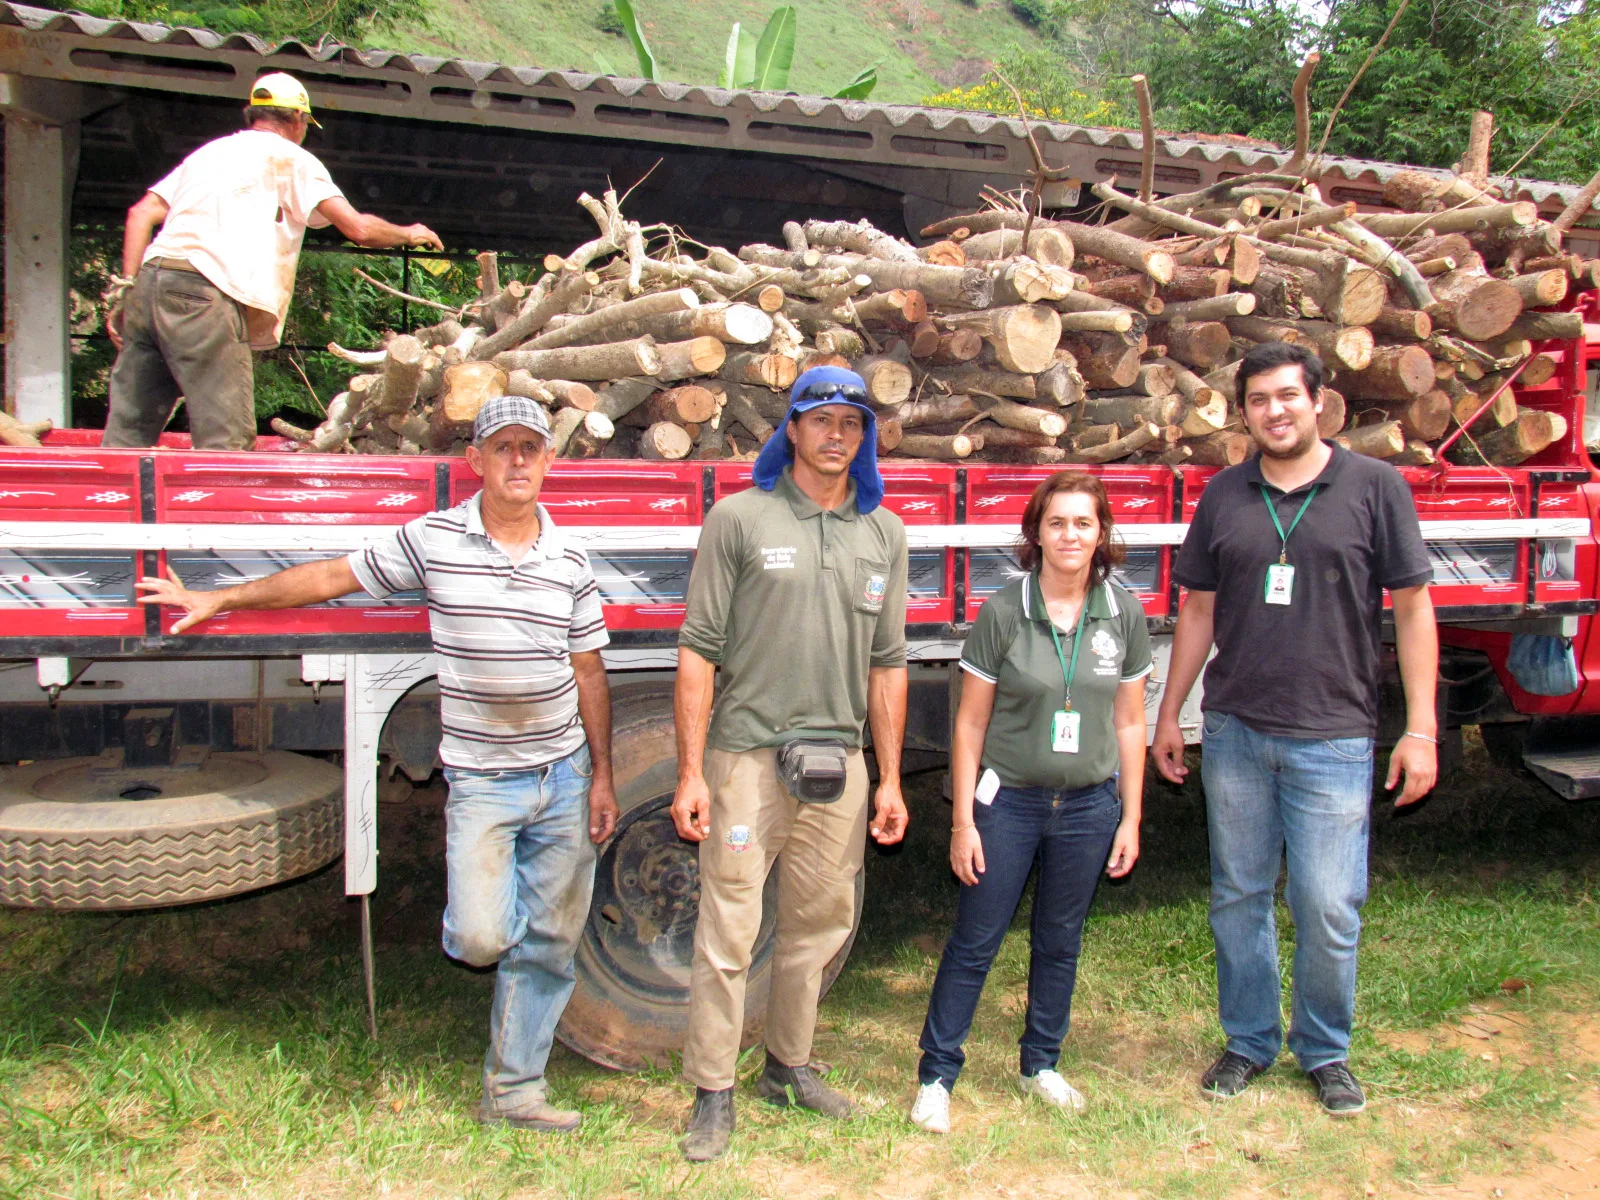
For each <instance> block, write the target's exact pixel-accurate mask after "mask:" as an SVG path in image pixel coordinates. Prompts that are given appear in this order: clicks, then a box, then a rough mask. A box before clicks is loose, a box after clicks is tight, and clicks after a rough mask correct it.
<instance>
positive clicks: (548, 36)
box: [379, 0, 1041, 104]
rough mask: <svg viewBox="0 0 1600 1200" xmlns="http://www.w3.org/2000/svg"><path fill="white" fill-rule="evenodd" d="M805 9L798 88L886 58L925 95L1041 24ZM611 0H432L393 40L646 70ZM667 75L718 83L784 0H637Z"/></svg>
mask: <svg viewBox="0 0 1600 1200" xmlns="http://www.w3.org/2000/svg"><path fill="white" fill-rule="evenodd" d="M794 3H795V7H796V8H797V9H799V26H798V37H797V40H796V43H795V57H794V65H793V67H792V69H791V72H790V78H789V86H790V88H791V89H792V90H794V91H797V92H802V93H805V94H808V95H818V94H820V95H831V94H832V93H833V92H836V91H838V90H839V89H840V88H841V87H843V86H844V85H845V84H846V83H847V82H849V80H850V79H851V78H852V77H854V75H855V74H856V72H857V71H859V70H861V69H862V68H864V67H867V66H869V65H871V64H872V63H873V62H876V61H878V60H880V59H881V60H883V61H882V63H881V65H880V66H879V67H878V87H877V90H876V91H875V92H874V93H873V95H872V99H873V100H876V101H881V102H884V103H891V104H915V103H917V102H918V101H920V100H921V98H922V97H924V96H927V95H930V94H932V93H935V92H942V91H945V90H946V89H947V88H950V87H953V86H957V85H968V84H973V83H976V82H977V81H978V79H979V78H980V77H981V76H982V74H983V70H984V64H985V63H986V62H987V61H989V60H991V59H993V58H995V57H997V56H998V55H999V54H1000V53H1001V52H1002V51H1004V50H1006V49H1007V48H1009V47H1010V46H1012V45H1015V44H1018V43H1022V44H1025V45H1036V44H1039V43H1040V41H1041V35H1040V34H1039V33H1038V32H1036V31H1035V30H1034V29H1033V28H1031V27H1030V26H1028V25H1026V24H1025V23H1023V22H1022V21H1021V20H1019V19H1018V18H1017V17H1016V15H1015V14H1014V12H1013V10H1012V7H1011V4H1010V3H1009V0H794ZM601 4H602V0H501V3H498V4H488V5H485V4H470V3H467V0H432V3H431V5H430V11H429V17H428V20H427V22H426V24H425V25H419V26H414V27H403V28H400V29H397V30H394V31H392V32H390V33H387V34H385V35H383V36H382V37H381V38H380V39H379V40H380V41H382V42H383V43H384V44H386V45H392V46H395V47H397V48H400V49H404V50H408V51H413V52H420V53H429V52H432V53H444V54H449V55H454V56H461V57H467V58H477V59H485V60H489V61H494V62H502V63H508V64H511V65H513V66H540V67H550V68H572V69H575V70H579V71H591V72H592V71H598V70H600V69H601V68H600V67H599V66H598V65H597V61H596V57H595V56H596V55H597V54H599V55H602V56H604V58H605V59H606V60H607V61H608V62H609V63H610V64H611V66H612V67H613V68H614V69H615V70H617V71H619V72H621V73H622V74H625V75H626V74H632V73H635V72H636V71H637V69H638V68H637V63H636V62H635V60H634V57H633V52H632V49H631V48H630V47H629V45H628V43H627V41H626V40H625V39H624V38H622V37H620V36H615V35H612V34H607V33H603V32H601V30H600V29H599V28H598V26H597V25H596V22H595V18H596V15H597V14H598V13H599V12H600V8H601ZM634 7H635V11H637V12H638V13H639V15H640V18H641V19H642V21H643V22H644V26H645V36H646V38H647V39H648V40H649V42H650V45H651V48H652V49H653V50H654V51H655V55H656V61H657V63H658V64H659V69H660V72H661V75H662V77H663V78H665V79H672V80H678V81H681V82H686V83H699V84H715V83H716V80H717V73H718V71H720V70H721V68H722V58H723V51H724V49H725V47H726V45H727V40H728V30H729V28H730V27H731V26H732V24H733V22H735V21H739V22H742V24H743V27H744V28H745V29H746V30H753V31H754V32H755V34H756V35H757V36H759V35H760V32H761V30H762V29H763V28H764V27H765V25H766V21H767V18H768V17H769V16H771V15H772V12H773V10H774V9H775V8H777V7H778V4H777V2H776V0H721V2H719V3H700V2H698V0H635V4H634Z"/></svg>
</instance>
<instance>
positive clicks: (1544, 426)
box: [1450, 408, 1567, 467]
mask: <svg viewBox="0 0 1600 1200" xmlns="http://www.w3.org/2000/svg"><path fill="white" fill-rule="evenodd" d="M1566 436H1567V420H1566V418H1565V417H1563V416H1562V415H1561V414H1560V413H1552V412H1544V411H1543V410H1541V409H1537V408H1524V409H1519V410H1518V412H1517V417H1516V420H1514V421H1512V422H1511V424H1509V425H1507V426H1506V427H1505V428H1504V429H1496V430H1494V431H1492V432H1490V433H1485V434H1477V433H1474V434H1473V435H1472V439H1473V440H1472V442H1469V441H1467V439H1466V438H1465V437H1463V438H1461V439H1460V440H1459V441H1457V442H1456V443H1455V445H1453V446H1452V447H1451V448H1450V457H1451V458H1452V459H1454V460H1455V461H1457V462H1464V463H1476V462H1483V463H1487V464H1489V465H1490V466H1495V467H1515V466H1517V465H1518V464H1520V463H1523V462H1525V461H1527V460H1528V459H1530V458H1532V457H1533V456H1534V455H1536V454H1538V453H1540V452H1541V451H1544V450H1546V449H1548V448H1549V447H1551V446H1553V445H1555V444H1556V443H1557V442H1559V441H1560V440H1561V439H1562V438H1564V437H1566ZM1473 442H1476V443H1477V451H1476V452H1474V450H1473ZM1480 456H1481V457H1480Z"/></svg>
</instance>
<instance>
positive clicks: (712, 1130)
mask: <svg viewBox="0 0 1600 1200" xmlns="http://www.w3.org/2000/svg"><path fill="white" fill-rule="evenodd" d="M733 1126H734V1116H733V1089H732V1088H731V1087H730V1088H722V1089H720V1090H718V1091H713V1090H711V1089H710V1088H702V1087H697V1088H695V1090H694V1108H693V1109H691V1110H690V1112H689V1125H688V1128H686V1129H685V1130H684V1131H683V1140H682V1141H680V1142H679V1143H678V1149H679V1150H680V1151H682V1152H683V1157H684V1158H686V1159H687V1160H688V1161H690V1162H710V1161H711V1160H712V1159H715V1158H721V1157H722V1156H723V1155H724V1154H726V1153H727V1152H728V1143H729V1141H731V1140H732V1138H733Z"/></svg>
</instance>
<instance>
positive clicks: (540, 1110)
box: [478, 1096, 583, 1133]
mask: <svg viewBox="0 0 1600 1200" xmlns="http://www.w3.org/2000/svg"><path fill="white" fill-rule="evenodd" d="M478 1123H479V1124H480V1125H506V1126H509V1127H510V1128H512V1129H532V1130H535V1131H537V1132H539V1133H572V1132H574V1131H576V1130H577V1128H578V1126H580V1125H582V1124H583V1114H582V1113H580V1112H574V1111H573V1110H572V1109H570V1108H557V1107H556V1106H555V1105H553V1104H551V1103H550V1102H549V1101H548V1100H546V1099H545V1098H544V1097H542V1096H541V1097H540V1098H539V1099H538V1100H537V1101H535V1102H534V1103H532V1104H524V1105H523V1106H522V1107H521V1108H518V1109H513V1110H512V1111H510V1112H499V1111H497V1110H495V1109H492V1108H490V1107H489V1106H488V1105H487V1104H480V1105H478Z"/></svg>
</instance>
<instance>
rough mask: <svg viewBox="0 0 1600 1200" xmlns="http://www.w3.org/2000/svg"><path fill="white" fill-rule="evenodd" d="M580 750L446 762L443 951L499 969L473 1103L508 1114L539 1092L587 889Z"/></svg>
mask: <svg viewBox="0 0 1600 1200" xmlns="http://www.w3.org/2000/svg"><path fill="white" fill-rule="evenodd" d="M592 772H593V768H592V766H591V764H590V761H589V749H588V747H587V746H580V747H579V748H578V749H577V750H575V751H573V752H572V753H571V754H569V755H568V756H567V757H566V758H563V759H558V760H557V761H555V762H553V763H549V764H547V765H545V766H543V767H536V768H534V769H533V770H529V771H467V770H462V769H460V768H458V767H446V768H445V773H444V774H445V778H446V779H447V780H448V781H449V783H450V799H449V802H448V803H447V804H446V805H445V861H446V865H447V869H448V874H449V900H448V902H447V903H446V905H445V910H444V939H443V940H444V950H445V953H446V954H448V955H450V957H452V958H458V959H460V960H461V961H462V962H465V963H470V964H471V965H472V966H475V967H487V966H491V965H493V964H495V963H498V964H499V965H500V969H499V972H498V973H497V974H496V976H495V982H494V1004H493V1006H492V1007H491V1009H490V1012H489V1052H488V1054H487V1055H486V1056H485V1058H484V1063H483V1105H484V1109H485V1110H486V1111H487V1112H490V1113H498V1114H507V1113H514V1112H516V1111H517V1110H518V1109H520V1108H526V1107H530V1106H532V1105H535V1104H537V1103H538V1102H539V1101H540V1100H541V1099H543V1097H544V1068H545V1063H546V1061H548V1059H549V1057H550V1044H551V1042H552V1041H553V1040H554V1038H555V1032H556V1022H557V1021H559V1020H560V1019H561V1013H562V1011H563V1010H564V1009H565V1008H566V1007H567V1001H568V999H570V998H571V996H572V986H573V980H574V974H573V967H572V957H573V954H574V953H575V952H576V951H577V948H578V940H579V939H580V938H581V937H582V936H583V927H584V922H585V921H586V920H587V919H588V916H589V898H590V896H591V895H592V894H593V892H594V865H595V848H594V844H593V843H592V842H590V841H589V776H590V775H591V774H592Z"/></svg>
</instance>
